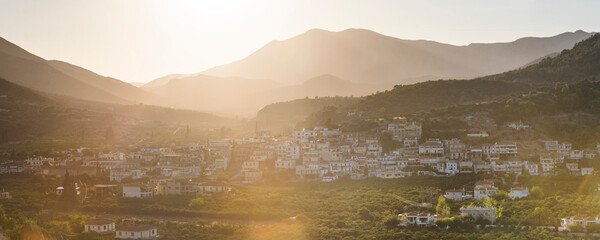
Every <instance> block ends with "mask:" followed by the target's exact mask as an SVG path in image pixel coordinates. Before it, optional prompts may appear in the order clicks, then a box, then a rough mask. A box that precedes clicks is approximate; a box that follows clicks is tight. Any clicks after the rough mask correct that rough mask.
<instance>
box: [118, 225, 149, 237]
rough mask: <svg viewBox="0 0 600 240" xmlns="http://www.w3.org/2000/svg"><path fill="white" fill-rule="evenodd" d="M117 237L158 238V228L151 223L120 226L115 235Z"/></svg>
mask: <svg viewBox="0 0 600 240" xmlns="http://www.w3.org/2000/svg"><path fill="white" fill-rule="evenodd" d="M115 238H117V239H156V238H158V229H157V228H156V227H153V226H149V225H137V226H127V227H120V228H119V229H117V233H116V235H115Z"/></svg>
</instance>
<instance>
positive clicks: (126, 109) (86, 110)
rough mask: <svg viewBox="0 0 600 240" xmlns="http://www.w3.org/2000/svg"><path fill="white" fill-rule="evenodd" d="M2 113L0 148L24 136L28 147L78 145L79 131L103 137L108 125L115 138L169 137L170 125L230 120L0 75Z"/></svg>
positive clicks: (89, 137)
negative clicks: (78, 94)
mask: <svg viewBox="0 0 600 240" xmlns="http://www.w3.org/2000/svg"><path fill="white" fill-rule="evenodd" d="M0 113H1V114H0V148H2V147H3V146H2V144H3V143H7V142H11V144H14V143H17V142H22V141H25V142H22V143H24V144H26V145H27V146H28V147H31V146H32V143H31V142H29V141H36V143H41V142H50V145H51V147H57V146H58V145H61V144H67V145H69V146H78V145H80V144H81V142H82V139H81V138H82V135H85V136H84V138H85V141H86V142H87V143H90V141H94V142H102V141H103V140H105V137H106V132H107V131H108V130H109V129H110V130H111V131H114V134H115V135H116V136H118V137H119V138H116V139H119V140H123V141H128V143H132V141H133V142H138V141H140V140H142V139H145V138H149V137H151V136H155V137H156V138H157V139H159V138H160V139H169V138H171V139H172V138H173V135H175V134H173V131H174V130H175V129H169V128H174V127H175V128H184V127H185V126H186V125H187V126H192V127H201V126H203V127H205V126H215V125H220V124H222V123H223V122H226V121H228V120H227V119H225V118H221V117H217V116H214V115H211V114H206V113H201V112H195V111H187V110H176V109H171V108H164V107H156V106H148V105H122V104H112V103H103V102H93V101H87V100H81V99H78V98H72V97H66V96H61V95H55V94H48V93H43V92H38V91H35V90H32V89H29V88H26V87H23V86H20V85H17V84H15V83H12V82H9V81H7V80H4V79H2V78H0ZM132 139H133V140H132ZM40 141H41V142H40ZM11 146H12V147H14V146H13V145H11ZM12 147H11V148H12Z"/></svg>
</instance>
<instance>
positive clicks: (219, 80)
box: [143, 74, 281, 114]
mask: <svg viewBox="0 0 600 240" xmlns="http://www.w3.org/2000/svg"><path fill="white" fill-rule="evenodd" d="M165 79H168V80H167V81H165ZM156 81H157V80H155V81H152V82H150V83H148V84H146V85H144V87H143V88H144V89H145V90H147V91H149V92H151V93H154V94H156V95H159V96H161V97H163V98H164V99H165V101H166V102H167V104H169V105H171V106H178V107H180V108H187V109H201V110H202V111H219V112H226V113H231V114H245V113H254V112H255V111H256V110H258V108H259V107H260V106H257V105H256V104H255V103H254V100H253V99H251V97H250V96H253V95H254V94H258V93H260V92H264V91H267V90H270V89H274V88H277V87H280V86H281V85H280V84H279V83H277V82H274V81H270V80H257V79H246V78H239V77H213V76H208V75H202V74H195V75H190V76H181V77H173V76H171V77H165V78H162V79H160V80H159V81H158V82H156ZM152 86H155V87H152ZM247 101H251V102H247ZM248 109H250V110H248Z"/></svg>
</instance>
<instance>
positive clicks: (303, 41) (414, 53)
mask: <svg viewBox="0 0 600 240" xmlns="http://www.w3.org/2000/svg"><path fill="white" fill-rule="evenodd" d="M590 35H591V34H590V33H586V32H583V31H577V32H567V33H563V34H559V35H556V36H553V37H542V38H535V37H527V38H521V39H518V40H516V41H514V42H508V43H489V44H488V43H486V44H479V43H477V44H470V45H468V46H454V45H450V44H443V43H438V42H434V41H424V40H403V39H398V38H394V37H389V36H385V35H381V34H379V33H376V32H373V31H369V30H364V29H348V30H344V31H341V32H330V31H325V30H320V29H313V30H310V31H308V32H306V33H303V34H300V35H298V36H296V37H293V38H290V39H287V40H282V41H272V42H270V43H268V44H267V45H265V46H264V47H262V48H261V49H259V50H257V51H256V52H254V53H253V54H251V55H249V56H248V57H246V58H244V59H242V60H239V61H236V62H233V63H230V64H226V65H223V66H218V67H215V68H212V69H209V70H207V71H204V72H203V74H207V75H213V76H240V77H245V78H254V79H273V80H276V81H280V82H282V83H286V84H297V83H300V82H302V81H305V80H306V79H309V78H312V77H314V76H319V75H322V74H331V75H335V76H338V77H340V78H341V79H346V80H349V81H353V82H359V83H360V82H370V83H374V82H387V83H393V84H406V83H412V82H405V81H404V80H405V79H409V78H419V77H423V76H436V78H438V79H439V78H445V79H456V78H473V77H480V76H485V75H490V74H496V73H501V72H505V71H509V70H512V69H516V68H519V67H521V66H523V65H525V64H527V63H529V62H531V61H533V60H535V59H537V58H540V57H543V56H546V55H548V54H550V53H554V52H560V51H562V50H563V49H569V48H571V47H573V45H574V44H575V43H576V42H579V41H581V40H583V39H586V38H588V37H589V36H590ZM430 79H434V78H430ZM430 79H428V80H430Z"/></svg>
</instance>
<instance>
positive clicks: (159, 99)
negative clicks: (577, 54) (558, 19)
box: [0, 29, 591, 115]
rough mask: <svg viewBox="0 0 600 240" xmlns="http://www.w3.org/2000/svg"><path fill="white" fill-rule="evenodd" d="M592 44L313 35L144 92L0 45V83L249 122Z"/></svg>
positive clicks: (562, 38)
mask: <svg viewBox="0 0 600 240" xmlns="http://www.w3.org/2000/svg"><path fill="white" fill-rule="evenodd" d="M590 35H591V34H590V33H586V32H583V31H577V32H568V33H563V34H559V35H557V36H553V37H546V38H522V39H519V40H516V41H514V42H510V43H490V44H470V45H468V46H454V45H449V44H443V43H438V42H433V41H424V40H402V39H398V38H393V37H389V36H385V35H381V34H378V33H375V32H372V31H369V30H363V29H348V30H345V31H341V32H329V31H325V30H319V29H313V30H310V31H308V32H306V33H303V34H301V35H298V36H296V37H293V38H291V39H288V40H283V41H272V42H270V43H268V44H267V45H265V46H264V47H262V48H261V49H259V50H258V51H256V52H255V53H253V54H251V55H250V56H248V57H246V58H244V59H242V60H240V61H237V62H233V63H230V64H227V65H223V66H218V67H215V68H212V69H209V70H206V71H204V72H200V73H197V74H190V75H185V74H172V75H168V76H165V77H162V78H159V79H156V80H153V81H151V82H149V83H147V84H143V85H141V84H135V85H133V84H129V83H125V82H122V81H120V80H118V79H114V78H110V77H104V76H100V75H98V74H96V73H94V72H92V71H89V70H86V69H84V68H81V67H78V66H75V65H72V64H69V63H66V62H61V61H56V60H45V59H43V58H40V57H38V56H36V55H33V54H31V53H29V52H27V51H26V50H24V49H22V48H20V47H18V46H17V45H15V44H12V43H10V42H8V41H7V40H5V39H1V38H0V77H2V78H5V79H7V80H8V81H11V82H13V83H16V84H19V85H22V86H25V87H28V88H31V89H34V90H38V91H42V92H47V93H52V94H58V95H65V96H69V97H74V98H79V99H83V100H90V101H98V102H106V103H118V104H137V103H144V104H150V105H162V106H169V107H176V108H186V109H194V110H202V111H211V112H216V113H223V112H226V113H231V114H245V115H252V114H254V113H255V112H256V111H257V110H258V109H260V108H261V107H263V106H265V105H267V104H270V103H273V102H280V101H288V100H292V99H298V98H305V97H315V96H319V97H324V96H337V95H339V96H364V95H368V94H370V93H373V92H375V91H377V90H384V89H389V88H391V87H392V86H394V85H395V84H412V83H416V82H422V81H426V80H431V79H439V78H469V77H476V76H484V75H488V74H492V73H499V72H504V71H507V70H512V69H517V68H520V67H522V66H524V65H527V64H530V63H532V62H535V61H538V60H539V59H540V58H541V57H544V56H547V55H549V54H552V53H556V52H561V51H562V50H564V49H569V48H571V47H572V46H573V45H574V44H575V43H576V42H579V41H581V40H583V39H586V38H588V37H589V36H590ZM138 86H140V87H138Z"/></svg>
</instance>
